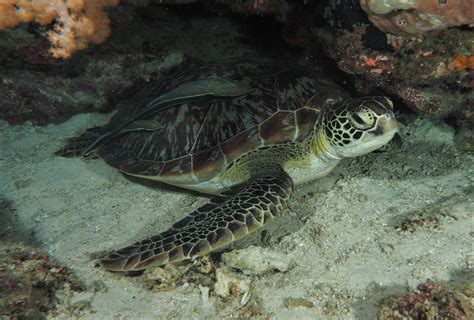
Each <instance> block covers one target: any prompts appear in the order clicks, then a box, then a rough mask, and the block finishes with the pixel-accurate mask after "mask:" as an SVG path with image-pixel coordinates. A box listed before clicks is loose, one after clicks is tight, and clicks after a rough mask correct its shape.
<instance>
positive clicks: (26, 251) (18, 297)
mask: <svg viewBox="0 0 474 320" xmlns="http://www.w3.org/2000/svg"><path fill="white" fill-rule="evenodd" d="M69 277H70V276H69V275H68V273H67V271H66V269H65V268H64V267H62V266H60V265H58V264H57V263H55V262H53V261H51V260H50V259H49V257H47V256H46V255H44V254H43V253H41V252H39V251H38V250H36V249H34V248H31V247H25V246H21V245H8V244H2V245H1V246H0V318H1V319H43V318H45V317H46V316H47V315H51V314H53V313H54V310H55V307H56V302H57V299H58V298H57V296H56V294H57V293H58V292H59V291H61V290H64V288H65V286H66V283H68V282H69ZM71 285H72V287H75V286H77V284H74V283H68V284H67V286H68V287H71Z"/></svg>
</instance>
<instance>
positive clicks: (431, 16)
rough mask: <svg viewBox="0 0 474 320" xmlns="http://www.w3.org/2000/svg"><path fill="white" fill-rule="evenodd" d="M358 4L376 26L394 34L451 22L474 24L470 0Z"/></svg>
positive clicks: (436, 27) (413, 32) (372, 0)
mask: <svg viewBox="0 0 474 320" xmlns="http://www.w3.org/2000/svg"><path fill="white" fill-rule="evenodd" d="M360 5H361V7H362V8H363V9H364V11H365V12H366V13H367V15H368V16H369V19H370V21H371V22H372V23H373V24H374V25H375V26H376V27H377V28H379V29H380V30H382V31H384V32H389V33H392V34H396V35H404V36H419V35H421V34H423V33H425V32H426V31H432V30H442V29H446V28H448V27H453V26H461V25H469V26H474V3H473V2H472V1H470V0H468V1H465V0H444V1H439V0H389V1H387V0H360Z"/></svg>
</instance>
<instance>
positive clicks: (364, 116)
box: [349, 111, 375, 129]
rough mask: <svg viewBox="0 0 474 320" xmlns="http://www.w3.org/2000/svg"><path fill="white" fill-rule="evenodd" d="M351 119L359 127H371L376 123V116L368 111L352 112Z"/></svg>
mask: <svg viewBox="0 0 474 320" xmlns="http://www.w3.org/2000/svg"><path fill="white" fill-rule="evenodd" d="M349 120H350V122H351V123H352V125H353V126H354V127H356V128H357V129H370V128H372V127H373V126H374V124H375V118H374V116H373V115H372V114H370V113H369V112H367V111H359V112H352V113H350V114H349Z"/></svg>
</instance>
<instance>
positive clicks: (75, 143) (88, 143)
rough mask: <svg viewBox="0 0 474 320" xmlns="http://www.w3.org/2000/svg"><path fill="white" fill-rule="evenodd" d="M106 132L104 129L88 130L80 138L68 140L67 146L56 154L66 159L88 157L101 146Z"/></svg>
mask: <svg viewBox="0 0 474 320" xmlns="http://www.w3.org/2000/svg"><path fill="white" fill-rule="evenodd" d="M105 131H106V130H105V128H104V127H95V128H90V129H87V130H86V131H85V132H84V133H83V134H81V135H80V136H78V137H74V138H70V139H68V140H67V143H66V145H65V146H64V147H62V148H61V149H59V150H58V151H56V152H55V153H54V154H55V155H57V156H61V157H66V158H74V157H88V156H89V155H90V154H91V153H92V152H93V151H94V150H95V148H97V147H98V146H99V145H100V144H99V142H101V141H102V140H103V138H102V137H104V133H105Z"/></svg>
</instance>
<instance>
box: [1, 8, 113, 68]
mask: <svg viewBox="0 0 474 320" xmlns="http://www.w3.org/2000/svg"><path fill="white" fill-rule="evenodd" d="M118 2H119V0H49V1H48V0H0V30H2V29H6V28H13V27H16V26H18V24H20V23H21V22H36V23H38V24H41V25H47V24H50V23H52V22H53V21H55V24H54V28H53V30H52V31H49V32H48V37H49V40H50V42H51V44H52V48H51V49H50V52H51V54H52V55H53V56H54V57H56V58H63V59H67V58H69V57H70V56H71V54H73V53H74V52H75V51H77V50H82V49H84V48H86V47H87V46H88V44H89V43H94V44H98V43H101V42H103V41H104V40H105V39H106V38H107V37H108V36H109V33H110V27H109V24H110V20H109V18H108V17H107V14H106V13H105V12H104V8H105V7H110V6H115V5H117V4H118Z"/></svg>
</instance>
